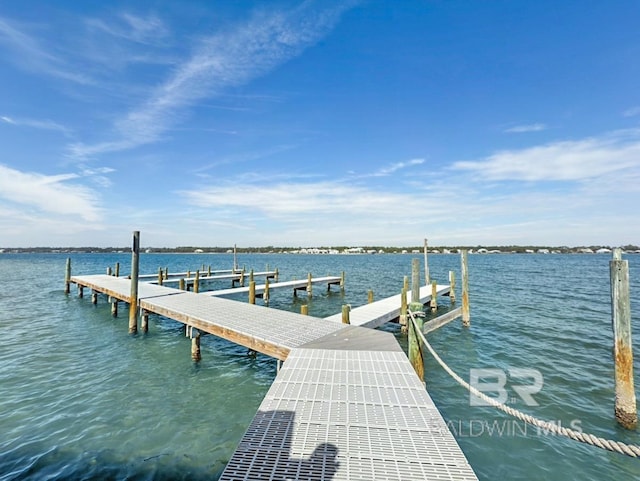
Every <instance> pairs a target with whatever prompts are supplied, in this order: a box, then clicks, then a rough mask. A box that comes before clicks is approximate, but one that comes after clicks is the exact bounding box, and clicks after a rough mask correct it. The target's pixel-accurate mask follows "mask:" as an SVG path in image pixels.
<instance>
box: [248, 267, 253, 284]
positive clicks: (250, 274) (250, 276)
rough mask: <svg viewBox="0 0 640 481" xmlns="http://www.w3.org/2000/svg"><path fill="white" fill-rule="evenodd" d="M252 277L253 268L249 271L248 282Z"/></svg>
mask: <svg viewBox="0 0 640 481" xmlns="http://www.w3.org/2000/svg"><path fill="white" fill-rule="evenodd" d="M253 281H254V278H253V268H252V269H251V270H250V271H249V282H253Z"/></svg>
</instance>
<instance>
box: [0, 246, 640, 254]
mask: <svg viewBox="0 0 640 481" xmlns="http://www.w3.org/2000/svg"><path fill="white" fill-rule="evenodd" d="M350 247H353V246H318V249H325V250H336V251H339V252H342V251H344V250H346V249H348V248H350ZM358 247H362V248H363V250H364V251H370V252H385V253H401V252H403V251H407V252H412V251H419V252H423V250H424V246H422V245H419V246H410V247H395V246H391V247H390V246H358ZM616 247H617V246H616ZM619 247H620V248H621V249H622V250H624V251H627V252H632V251H638V250H640V247H638V246H637V245H633V244H627V245H624V246H619ZM602 248H607V249H613V247H611V246H602V245H590V246H578V247H569V246H533V245H530V246H518V245H509V246H489V245H486V246H481V245H476V246H429V248H428V249H429V252H430V253H434V252H436V251H437V252H443V251H449V252H457V251H459V250H461V249H467V250H472V251H474V252H477V251H478V250H480V249H486V250H487V251H500V252H503V253H526V252H531V251H533V252H538V251H540V250H548V251H549V252H560V253H575V252H581V251H582V250H583V249H591V250H592V251H594V252H595V251H597V250H598V249H602ZM301 249H303V247H284V246H281V247H279V246H265V247H237V248H236V250H237V252H238V253H243V254H247V253H258V254H267V253H285V252H294V251H299V250H301ZM0 251H2V252H3V253H88V252H95V253H113V252H130V251H131V247H90V246H87V247H5V248H0ZM142 251H143V252H145V251H148V252H155V253H184V254H186V253H190V254H192V253H194V252H203V253H213V254H223V253H228V252H232V251H233V246H226V247H224V246H223V247H219V246H216V247H204V246H179V247H143V248H142Z"/></svg>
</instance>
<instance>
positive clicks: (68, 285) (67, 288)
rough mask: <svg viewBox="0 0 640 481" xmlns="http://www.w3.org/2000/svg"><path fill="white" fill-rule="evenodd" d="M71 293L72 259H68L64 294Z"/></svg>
mask: <svg viewBox="0 0 640 481" xmlns="http://www.w3.org/2000/svg"><path fill="white" fill-rule="evenodd" d="M70 292H71V257H67V265H66V267H65V270H64V293H65V294H69V293H70Z"/></svg>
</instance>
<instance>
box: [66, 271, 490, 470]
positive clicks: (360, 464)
mask: <svg viewBox="0 0 640 481" xmlns="http://www.w3.org/2000/svg"><path fill="white" fill-rule="evenodd" d="M71 282H73V283H75V284H77V285H78V287H82V286H85V287H89V288H91V289H93V290H94V291H95V292H102V293H104V294H107V295H109V296H111V297H114V298H116V299H119V300H122V301H125V302H129V301H130V289H131V281H130V280H129V279H125V278H116V277H112V276H107V275H93V276H74V277H71ZM305 282H306V281H305ZM441 287H442V290H443V291H442V292H444V289H446V287H445V286H441ZM427 290H428V293H427V292H426V291H427ZM138 293H139V294H138V297H139V305H140V308H141V309H143V310H146V311H149V312H154V313H157V314H160V315H163V316H166V317H169V318H172V319H175V320H177V321H179V322H182V323H184V324H186V325H188V326H192V327H195V328H197V329H199V330H201V331H203V332H209V333H211V334H214V335H217V336H219V337H222V338H224V339H228V340H230V341H233V342H236V343H238V344H240V345H243V346H246V347H248V348H250V349H253V350H255V351H258V352H262V353H264V354H267V355H270V356H272V357H275V358H277V359H281V360H284V359H286V362H285V363H284V365H283V367H282V369H281V370H280V372H279V373H278V376H277V377H276V379H275V381H274V383H273V385H272V386H271V388H270V389H269V391H268V393H267V395H266V397H265V399H264V400H263V402H262V404H261V406H260V408H259V411H258V413H257V414H256V416H255V417H254V419H253V421H252V423H251V425H250V426H249V428H248V430H247V432H246V433H245V435H244V436H243V438H242V440H241V441H240V443H239V445H238V447H237V449H236V451H235V452H234V454H233V456H232V458H231V460H230V461H229V463H228V464H227V467H226V468H225V470H224V472H223V474H222V477H221V480H223V481H231V480H255V479H272V480H289V479H298V480H335V481H338V480H356V479H358V480H372V479H386V480H411V479H415V480H418V479H420V480H422V479H438V480H476V479H477V478H476V476H475V474H474V472H473V470H472V469H471V467H470V466H469V463H468V462H467V460H466V458H465V456H464V454H463V452H462V451H461V449H460V447H459V446H458V444H457V443H456V441H455V439H454V437H453V435H452V434H451V433H450V432H449V430H448V428H447V425H446V423H445V421H444V419H443V418H442V416H441V415H440V413H439V411H438V409H437V408H436V407H435V405H434V404H433V401H432V400H431V398H430V396H429V395H428V393H427V391H426V390H425V388H424V385H423V384H422V382H421V381H420V379H419V378H418V376H417V375H416V374H415V372H414V370H413V368H412V366H411V364H410V363H409V361H408V359H407V357H406V356H405V354H404V352H403V351H402V349H401V348H400V346H399V344H398V342H397V341H396V339H395V338H394V337H393V335H392V334H390V333H386V332H382V331H377V330H373V329H366V328H363V327H358V326H355V325H351V326H348V325H344V324H341V323H338V322H335V321H333V320H328V319H320V318H314V317H310V316H304V315H301V314H296V313H292V312H286V311H280V310H276V309H269V308H267V307H263V306H257V305H253V304H248V303H243V302H238V301H233V300H229V299H223V298H220V297H216V296H207V295H202V294H195V293H192V292H187V291H180V290H177V289H172V288H169V287H165V286H158V285H154V284H150V283H140V284H139V288H138ZM424 294H425V295H424V298H425V299H427V298H429V296H430V295H431V287H430V286H429V287H428V288H425V293H424ZM421 297H423V291H422V289H421ZM399 299H400V298H399V297H398V298H397V300H396V301H395V302H396V305H395V307H394V308H393V309H399V304H400V301H399ZM375 304H378V306H375ZM391 304H392V303H391V301H389V304H388V306H389V309H390V308H391V307H392V306H391ZM383 305H386V304H384V303H383V301H378V303H372V304H368V305H367V306H362V308H357V309H354V310H353V311H352V314H353V313H356V312H361V313H363V314H362V316H365V314H366V312H367V311H365V309H364V308H365V307H368V306H374V307H375V308H376V309H380V311H378V310H376V314H375V318H376V319H377V321H376V322H380V323H382V321H381V319H383V318H384V317H385V316H384V315H383V314H382V313H381V311H382V307H381V306H383ZM374 307H369V309H370V310H371V311H370V312H369V314H371V315H373V312H374V310H373V309H374ZM359 309H360V310H359ZM358 316H360V314H358ZM387 316H395V317H397V314H394V312H393V311H391V312H390V313H388V314H387ZM361 325H367V323H366V322H362V323H361Z"/></svg>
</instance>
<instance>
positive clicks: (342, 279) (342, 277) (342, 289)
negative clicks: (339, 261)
mask: <svg viewBox="0 0 640 481" xmlns="http://www.w3.org/2000/svg"><path fill="white" fill-rule="evenodd" d="M340 291H342V292H344V271H342V273H341V274H340Z"/></svg>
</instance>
